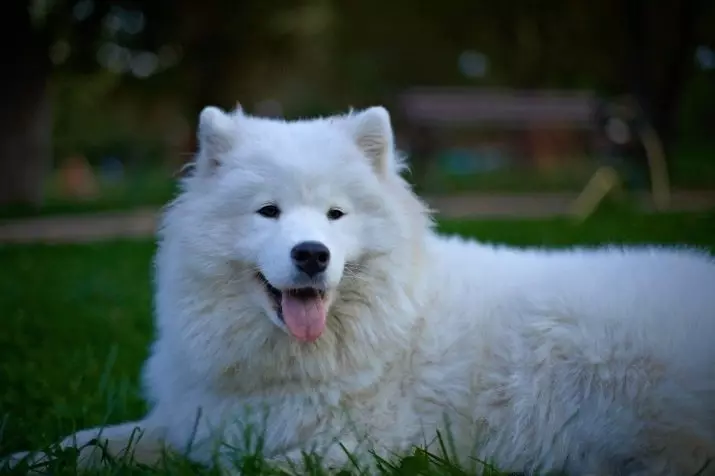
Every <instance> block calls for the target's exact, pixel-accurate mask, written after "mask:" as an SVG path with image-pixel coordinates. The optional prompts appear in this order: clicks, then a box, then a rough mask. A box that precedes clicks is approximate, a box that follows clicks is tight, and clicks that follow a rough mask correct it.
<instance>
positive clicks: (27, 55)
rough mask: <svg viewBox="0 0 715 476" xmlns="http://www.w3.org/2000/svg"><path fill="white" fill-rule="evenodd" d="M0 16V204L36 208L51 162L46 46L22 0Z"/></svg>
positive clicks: (12, 2)
mask: <svg viewBox="0 0 715 476" xmlns="http://www.w3.org/2000/svg"><path fill="white" fill-rule="evenodd" d="M1 18H2V20H4V21H3V22H2V23H3V24H2V25H1V27H0V31H1V32H2V33H0V58H2V63H1V64H2V71H3V74H2V75H0V104H2V107H0V163H1V164H2V168H3V171H2V173H0V205H6V204H11V203H12V204H24V205H32V206H40V205H41V204H42V201H43V198H44V194H43V190H44V185H45V179H46V176H47V172H48V170H49V166H50V163H51V151H50V138H51V129H52V127H51V114H50V107H49V105H50V100H49V95H48V88H47V83H48V78H49V72H50V65H49V58H48V55H47V45H46V42H45V39H44V38H43V37H42V36H41V35H40V34H39V33H38V32H37V31H36V30H35V28H34V26H33V25H32V22H31V19H30V14H29V11H28V9H27V4H26V3H25V2H20V1H11V2H9V3H8V5H5V6H4V11H3V15H2V17H1Z"/></svg>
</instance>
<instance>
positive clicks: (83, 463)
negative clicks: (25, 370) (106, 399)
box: [0, 421, 164, 470]
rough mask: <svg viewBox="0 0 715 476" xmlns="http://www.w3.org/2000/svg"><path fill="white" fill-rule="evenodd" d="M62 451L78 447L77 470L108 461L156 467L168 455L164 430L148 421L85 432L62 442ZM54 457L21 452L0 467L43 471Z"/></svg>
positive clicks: (1, 461) (91, 429)
mask: <svg viewBox="0 0 715 476" xmlns="http://www.w3.org/2000/svg"><path fill="white" fill-rule="evenodd" d="M57 446H59V448H60V449H66V448H76V449H77V450H78V455H77V467H78V468H80V469H92V468H97V467H99V466H101V465H102V464H103V463H105V462H107V461H117V460H119V461H128V462H135V463H141V464H144V465H148V466H152V465H155V464H156V463H158V462H159V461H160V460H161V457H162V455H163V453H164V429H163V428H161V427H158V426H154V425H152V424H150V423H149V422H148V421H137V422H128V423H122V424H120V425H115V426H107V427H97V428H90V429H86V430H81V431H79V432H77V433H75V434H73V435H70V436H68V437H67V438H65V439H64V440H62V441H61V442H60V443H59V444H58V445H57ZM51 458H52V456H51V455H48V454H46V453H43V452H28V451H24V452H20V453H15V454H13V455H11V456H10V457H9V458H8V459H7V460H6V461H3V460H0V466H4V465H5V464H7V463H9V465H10V467H15V466H17V465H18V464H20V463H21V462H23V461H26V462H27V463H28V464H29V465H31V466H32V467H36V468H37V469H38V470H41V467H42V466H44V464H45V463H48V462H49V461H50V460H51Z"/></svg>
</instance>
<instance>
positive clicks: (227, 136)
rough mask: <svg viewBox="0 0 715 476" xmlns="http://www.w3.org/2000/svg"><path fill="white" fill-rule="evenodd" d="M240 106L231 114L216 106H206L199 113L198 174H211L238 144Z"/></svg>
mask: <svg viewBox="0 0 715 476" xmlns="http://www.w3.org/2000/svg"><path fill="white" fill-rule="evenodd" d="M240 114H242V112H241V109H240V107H237V108H236V110H235V111H233V112H232V113H230V114H227V113H225V112H224V111H222V110H221V109H219V108H217V107H215V106H206V107H205V108H204V109H203V110H202V111H201V113H200V114H199V126H198V134H197V135H198V141H199V151H198V154H197V158H196V172H197V174H198V175H210V174H212V173H213V172H214V170H215V169H216V168H217V167H218V166H219V165H221V162H222V160H223V159H224V157H225V155H226V154H228V153H229V152H231V150H232V149H233V148H234V146H235V145H236V141H237V138H238V137H237V136H238V127H237V124H236V116H237V115H240Z"/></svg>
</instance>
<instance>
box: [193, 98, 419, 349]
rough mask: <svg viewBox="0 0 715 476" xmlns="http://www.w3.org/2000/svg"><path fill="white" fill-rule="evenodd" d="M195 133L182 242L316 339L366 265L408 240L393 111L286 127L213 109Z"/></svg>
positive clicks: (276, 318) (285, 322)
mask: <svg viewBox="0 0 715 476" xmlns="http://www.w3.org/2000/svg"><path fill="white" fill-rule="evenodd" d="M199 128H200V130H199V139H200V150H199V153H198V156H197V160H196V170H195V173H194V175H193V176H192V177H190V178H189V179H187V182H186V185H185V188H186V191H185V192H184V194H183V197H182V198H181V199H180V201H182V202H183V205H184V207H183V208H184V210H185V213H186V217H184V218H183V220H184V222H185V223H184V225H183V227H182V228H183V230H184V233H185V234H186V236H185V237H184V239H185V240H191V241H192V242H195V243H196V246H191V249H192V250H194V252H196V253H199V254H201V255H202V256H201V257H197V258H198V262H200V263H204V264H205V268H206V270H210V269H211V266H212V263H218V262H224V263H225V262H230V263H231V265H232V269H233V270H234V272H235V273H238V274H239V275H240V279H233V280H232V282H233V283H236V282H238V283H239V285H240V288H241V292H243V293H245V299H247V300H250V302H251V303H252V306H254V307H255V308H256V309H260V310H261V311H262V312H263V313H264V314H265V315H266V316H267V317H268V319H269V320H270V321H271V322H272V323H273V324H275V325H276V326H278V327H279V328H281V329H283V330H284V331H286V332H288V333H289V334H291V335H292V336H293V337H295V338H296V339H298V340H301V341H314V340H316V339H318V338H319V337H320V336H321V334H322V333H323V332H324V330H325V328H326V325H327V323H328V320H329V311H330V309H331V306H333V305H334V304H335V302H336V300H339V299H340V295H341V291H345V290H346V289H347V288H349V287H350V286H353V285H354V286H359V285H360V279H362V276H363V275H362V273H361V271H364V270H362V269H361V267H364V266H365V265H366V263H367V262H369V261H370V260H372V259H376V258H377V257H379V256H382V255H387V254H389V252H390V251H391V250H393V249H395V248H396V247H399V246H401V245H402V246H404V240H405V239H406V236H405V235H406V231H405V220H404V217H403V216H402V215H404V213H401V212H400V206H399V204H397V203H393V202H394V201H395V200H394V199H393V198H392V197H391V196H390V194H389V193H388V192H389V188H390V187H391V186H394V184H393V185H390V182H391V181H394V180H396V178H397V177H398V175H399V170H398V167H399V166H398V164H397V163H396V162H395V159H394V156H393V144H392V142H393V139H392V130H391V126H390V121H389V116H388V115H387V112H386V111H385V110H384V109H382V108H371V109H368V110H366V111H363V112H361V113H357V114H353V115H347V116H338V117H333V118H327V119H317V120H311V121H296V122H283V121H275V120H267V119H259V118H253V117H249V116H246V115H244V114H243V113H242V112H241V111H237V112H234V113H232V114H226V113H224V112H222V111H220V110H218V109H216V108H206V109H205V110H204V111H203V112H202V114H201V119H200V127H199ZM208 272H209V273H210V271H208Z"/></svg>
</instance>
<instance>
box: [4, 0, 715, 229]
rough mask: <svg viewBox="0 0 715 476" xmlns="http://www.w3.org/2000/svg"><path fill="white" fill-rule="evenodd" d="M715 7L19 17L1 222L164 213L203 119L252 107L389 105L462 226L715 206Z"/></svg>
mask: <svg viewBox="0 0 715 476" xmlns="http://www.w3.org/2000/svg"><path fill="white" fill-rule="evenodd" d="M713 3H715V2H712V1H708V0H659V1H657V2H654V1H648V0H602V1H598V2H594V1H586V0H552V1H549V2H537V1H527V0H523V1H513V0H502V1H499V2H496V1H484V0H444V1H439V2H435V1H432V2H419V3H418V2H414V1H412V0H409V1H408V0H391V1H389V2H387V1H379V2H378V1H377V0H362V1H360V2H348V1H336V0H293V1H288V0H270V1H268V0H202V1H195V0H151V1H149V0H147V1H128V0H126V1H125V0H113V1H112V0H104V1H100V0H28V1H23V0H7V1H6V2H4V3H3V8H2V10H1V11H2V15H1V16H0V22H2V23H3V24H2V28H0V49H1V50H2V54H1V55H0V57H1V58H2V61H3V68H2V71H3V73H2V75H1V76H0V96H1V97H2V108H0V160H2V165H3V172H2V174H0V218H5V219H8V218H20V217H26V216H31V215H38V214H52V213H60V212H63V213H64V212H72V211H106V210H119V209H131V208H135V207H139V206H150V207H151V206H159V205H162V204H164V203H165V202H166V201H167V200H169V199H170V198H171V197H172V194H173V192H174V183H175V174H176V173H177V171H178V170H179V169H180V168H181V165H182V164H184V163H185V162H186V161H187V160H190V159H191V154H192V152H193V151H194V150H195V146H196V144H195V132H194V131H195V123H196V119H197V115H198V112H199V111H200V109H201V108H202V107H203V106H205V105H208V104H213V105H218V106H222V107H224V108H233V107H234V106H235V104H236V102H240V103H241V105H242V107H243V108H244V109H245V110H246V111H247V112H249V113H252V114H256V115H261V116H273V117H284V118H297V117H301V116H311V115H315V114H330V113H335V112H344V111H346V110H347V109H348V108H349V107H355V108H359V107H365V106H369V105H373V104H383V105H385V106H386V107H388V108H389V110H390V111H391V114H392V117H393V120H394V124H395V128H396V134H397V144H398V147H399V148H400V149H401V150H402V151H403V152H405V153H407V154H408V156H409V164H410V167H411V174H410V175H409V177H408V178H409V180H410V181H412V182H413V183H414V184H415V186H416V188H417V189H418V190H419V191H420V192H421V193H423V194H426V195H428V196H430V197H432V201H434V202H435V203H439V204H442V205H443V207H444V208H450V207H452V208H454V207H456V208H459V207H463V208H465V207H466V208H465V211H464V212H463V213H462V214H469V213H471V212H470V211H469V210H472V211H474V212H475V213H476V212H478V211H480V210H482V211H484V210H486V209H488V208H489V207H490V206H491V207H492V208H494V210H497V209H499V210H502V211H507V212H508V211H509V210H515V209H516V208H517V207H519V206H522V207H523V206H529V204H531V206H532V207H533V206H536V205H535V204H536V203H537V202H535V201H531V200H530V199H528V200H522V201H521V202H519V201H518V200H517V199H516V198H514V196H515V194H516V195H518V196H520V197H524V194H525V193H542V195H541V196H542V197H546V195H543V192H548V193H550V194H552V195H550V197H551V198H550V200H551V202H549V201H548V200H546V199H544V200H546V201H545V202H544V203H547V204H548V203H550V204H551V205H550V206H552V207H557V208H558V207H561V210H562V211H564V210H571V209H573V204H574V200H575V199H576V197H578V194H579V193H580V192H581V191H582V190H584V188H585V187H587V184H589V183H590V184H591V185H590V186H589V187H591V189H592V190H591V191H590V192H588V194H591V195H592V196H591V197H590V198H586V199H584V200H585V202H584V203H581V205H580V206H581V208H583V209H584V210H586V209H589V208H592V207H593V205H592V204H591V202H595V201H598V200H599V199H600V197H601V196H602V195H606V194H607V193H610V192H609V190H611V189H613V190H616V189H618V190H621V191H623V190H625V191H626V192H628V193H631V192H632V193H634V194H636V196H642V201H643V202H644V203H645V205H646V206H648V203H650V202H652V201H653V196H652V194H651V192H652V191H654V190H655V191H656V193H658V190H660V191H661V192H660V193H661V195H662V197H664V198H662V200H661V202H662V207H664V208H666V207H667V206H668V204H670V205H671V207H676V208H677V207H681V208H682V207H687V206H689V205H688V204H690V205H692V204H695V203H696V202H697V203H698V204H700V205H699V206H701V207H705V206H707V205H708V204H710V205H712V204H714V203H715V197H713V196H712V194H710V195H708V192H709V191H710V190H711V189H715V8H713ZM597 172H598V173H597ZM613 172H615V173H616V174H617V176H615V177H614V173H613ZM594 174H596V176H595V178H594ZM669 192H670V195H669ZM557 193H558V194H564V195H558V197H560V198H555V197H556V195H554V194H557ZM639 193H640V194H641V195H637V194H639ZM485 194H486V196H485ZM504 194H511V195H510V196H511V197H512V201H511V202H510V201H508V200H507V199H506V198H504V200H502V201H499V200H497V199H496V198H495V197H504ZM456 196H459V197H460V198H459V200H457V198H455V197H456ZM470 197H471V198H470ZM488 197H492V198H491V202H490V201H489V198H488ZM479 200H482V201H481V202H480V201H479ZM485 200H486V201H485ZM514 200H516V201H514ZM552 202H553V203H552ZM586 202H588V203H586ZM490 204H491V205H490ZM657 205H658V198H657V197H656V198H655V205H653V206H657ZM470 207H471V208H470ZM495 207H496V208H495ZM483 209H484V210H483ZM487 211H488V210H487ZM454 214H457V215H459V214H460V212H459V210H456V211H455V212H454Z"/></svg>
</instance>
